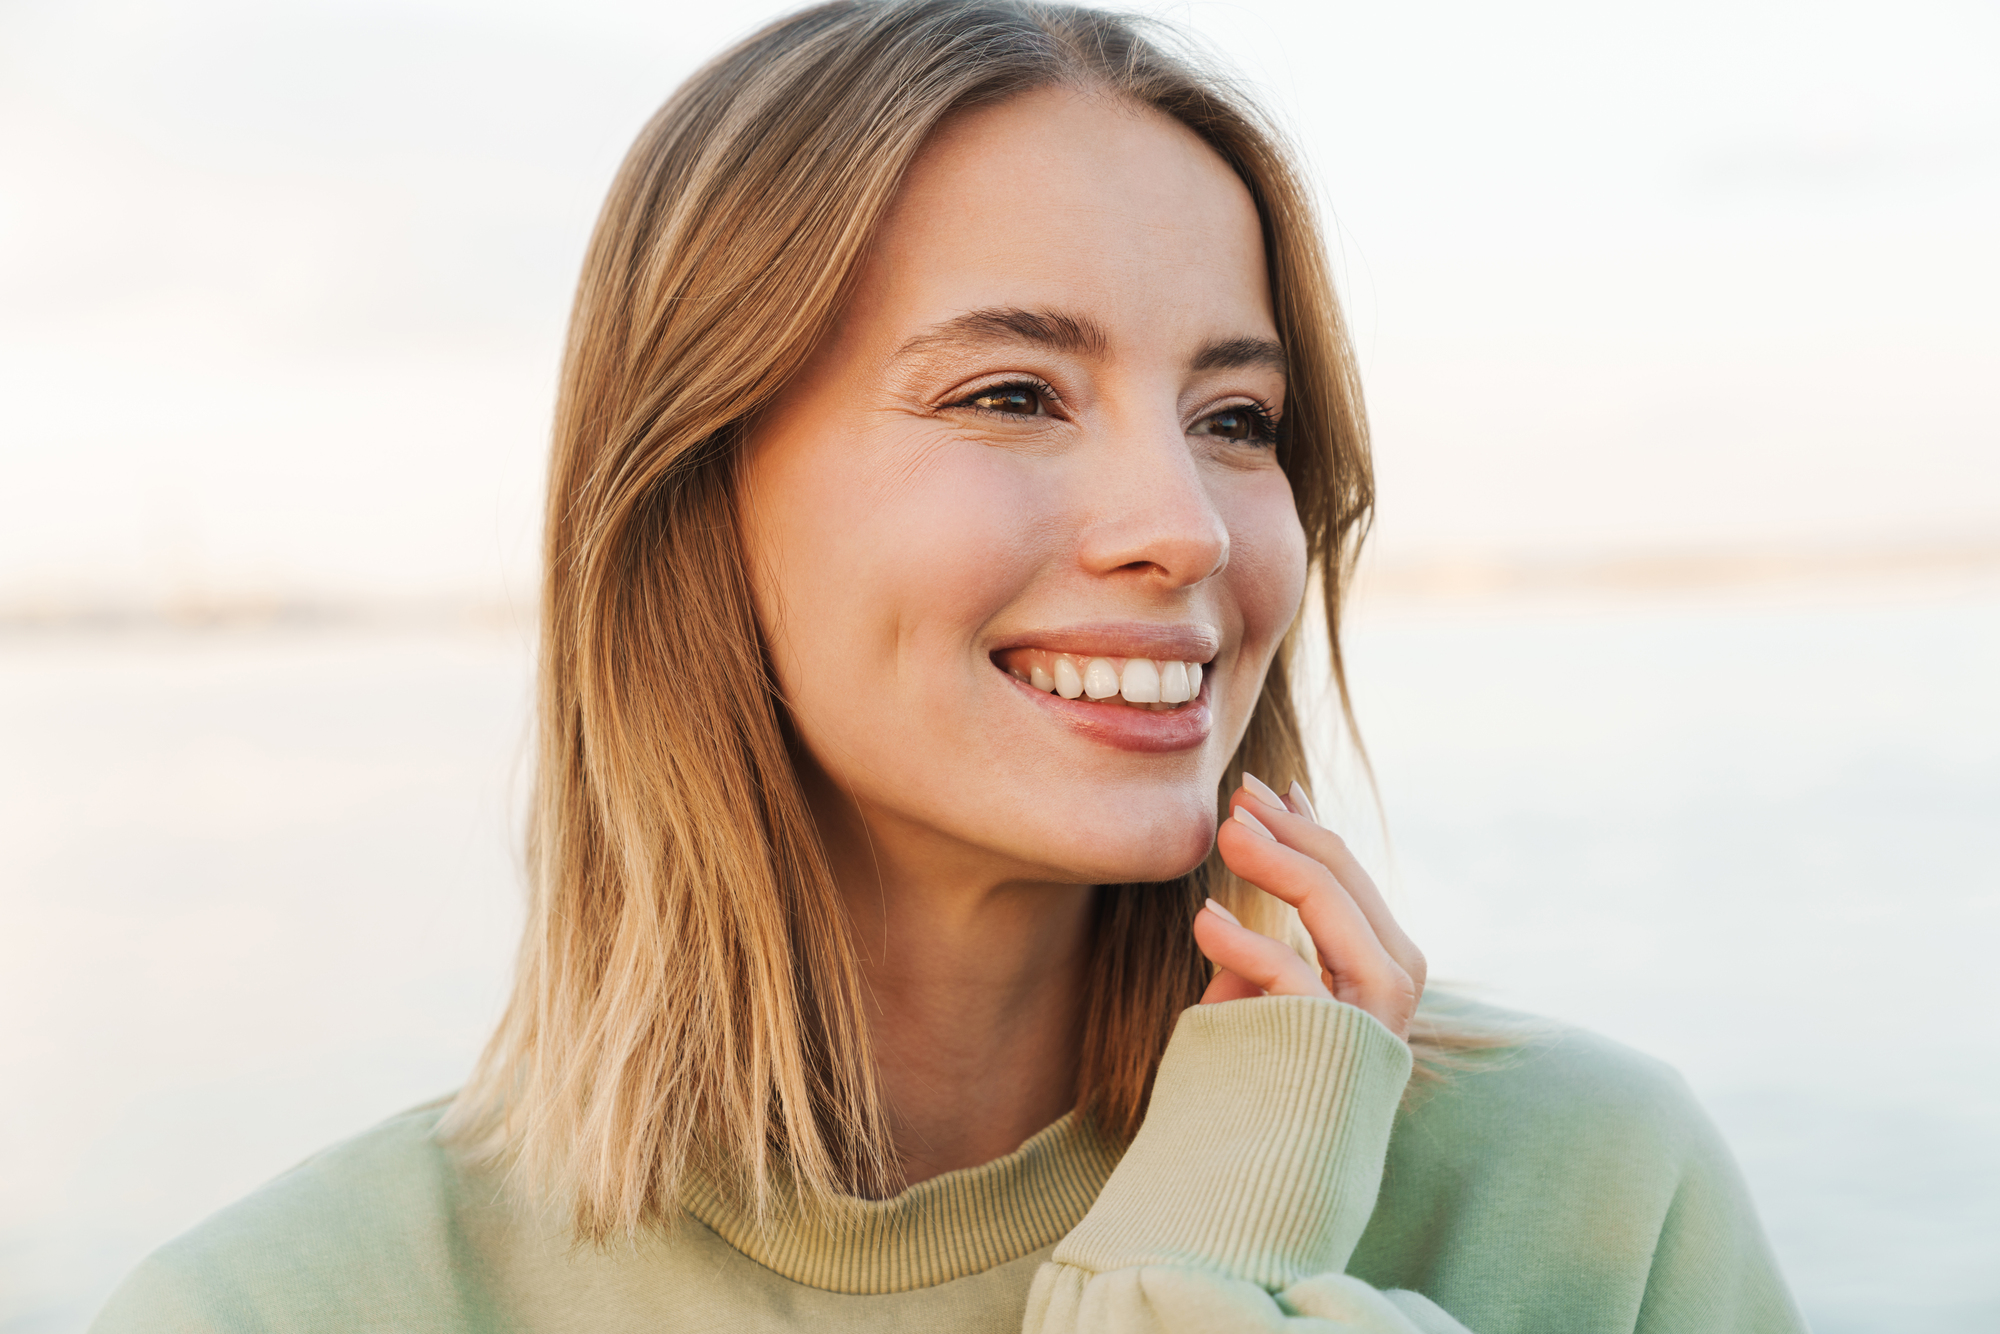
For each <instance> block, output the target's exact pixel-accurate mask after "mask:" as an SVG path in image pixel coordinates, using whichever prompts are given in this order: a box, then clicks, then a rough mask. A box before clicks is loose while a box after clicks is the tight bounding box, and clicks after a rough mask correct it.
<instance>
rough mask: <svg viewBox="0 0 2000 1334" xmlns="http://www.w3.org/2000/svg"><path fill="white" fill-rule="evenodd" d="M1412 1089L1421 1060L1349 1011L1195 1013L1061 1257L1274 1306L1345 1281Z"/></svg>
mask: <svg viewBox="0 0 2000 1334" xmlns="http://www.w3.org/2000/svg"><path fill="white" fill-rule="evenodd" d="M1409 1078H1410V1049H1409V1048H1408V1047H1406V1046H1404V1045H1403V1043H1401V1042H1399V1041H1397V1039H1396V1037H1395V1035H1394V1034H1393V1033H1391V1032H1389V1030H1388V1029H1386V1028H1384V1027H1383V1026H1382V1025H1381V1024H1380V1023H1379V1022H1377V1021H1376V1019H1375V1018H1374V1016H1372V1015H1370V1014H1367V1013H1365V1012H1364V1011H1362V1010H1358V1009H1356V1008H1354V1007H1353V1006H1351V1005H1344V1004H1342V1003H1341V1002H1339V1001H1332V1000H1316V999H1312V998H1310V997H1304V996H1261V997H1257V998H1254V999H1250V1000H1234V1001H1226V1002H1223V1003H1222V1004H1219V1005H1197V1006H1195V1007H1193V1008H1192V1009H1189V1010H1187V1011H1185V1012H1184V1013H1182V1015H1181V1018H1180V1024H1179V1026H1178V1027H1176V1028H1175V1030H1174V1036H1173V1040H1172V1041H1171V1042H1169V1043H1168V1044H1167V1051H1166V1055H1165V1057H1164V1058H1163V1059H1162V1060H1161V1062H1160V1073H1159V1077H1158V1079H1157V1080H1155V1082H1154V1085H1153V1099H1152V1104H1151V1106H1150V1107H1149V1108H1148V1109H1147V1112H1146V1120H1145V1123H1144V1124H1143V1125H1141V1126H1140V1128H1139V1133H1138V1135H1137V1136H1136V1137H1135V1138H1134V1139H1133V1141H1132V1147H1131V1148H1130V1149H1128V1150H1127V1151H1126V1153H1125V1157H1124V1159H1123V1161H1121V1162H1120V1163H1119V1165H1118V1168H1117V1170H1116V1171H1114V1172H1113V1173H1112V1174H1111V1179H1110V1180H1109V1181H1107V1182H1106V1183H1105V1185H1104V1190H1103V1191H1102V1192H1101V1193H1100V1194H1099V1195H1098V1197H1097V1202H1096V1203H1095V1204H1093V1205H1092V1206H1091V1209H1090V1212H1089V1213H1088V1214H1086V1215H1085V1216H1084V1219H1083V1221H1082V1222H1081V1223H1079V1224H1077V1226H1076V1229H1075V1230H1074V1231H1072V1232H1071V1233H1070V1234H1069V1235H1068V1236H1067V1237H1065V1238H1063V1240H1062V1241H1061V1242H1059V1243H1057V1245H1056V1249H1055V1254H1054V1255H1053V1256H1051V1257H1050V1258H1051V1259H1053V1260H1054V1261H1055V1262H1056V1263H1058V1264H1070V1265H1076V1266H1079V1267H1080V1268H1083V1269H1087V1270H1090V1271H1093V1272H1095V1273H1107V1272H1109V1271H1111V1270H1114V1269H1124V1268H1128V1267H1131V1266H1138V1265H1168V1266H1173V1267H1178V1268H1200V1269H1207V1270H1211V1271H1214V1272H1218V1273H1222V1274H1226V1275H1229V1276H1230V1277H1233V1278H1241V1279H1247V1280H1249V1281H1251V1282H1253V1283H1257V1284H1260V1285H1261V1286H1263V1287H1264V1288H1266V1289H1267V1290H1269V1291H1272V1292H1276V1291H1279V1290H1281V1289H1283V1288H1286V1287H1289V1286H1291V1285H1292V1284H1293V1283H1295V1282H1297V1281H1299V1280H1300V1279H1302V1278H1305V1277H1306V1276H1308V1275H1311V1274H1321V1273H1328V1272H1332V1271H1338V1270H1342V1269H1344V1268H1345V1267H1346V1265H1347V1260H1348V1257H1349V1256H1350V1255H1352V1254H1353V1252H1354V1247H1355V1245H1356V1243H1358V1242H1359V1241H1360V1240H1361V1232H1362V1229H1363V1228H1365V1227H1367V1225H1368V1216H1369V1214H1370V1213H1372V1212H1373V1211H1374V1208H1375V1194H1376V1191H1377V1190H1378V1189H1379V1188H1380V1186H1381V1183H1382V1163H1383V1159H1384V1158H1385V1157H1386V1156H1387V1154H1388V1150H1389V1131H1390V1128H1391V1127H1392V1126H1393V1125H1394V1123H1395V1119H1396V1106H1397V1104H1398V1102H1399V1101H1400V1100H1401V1099H1402V1096H1403V1087H1404V1085H1406V1084H1407V1083H1408V1082H1409Z"/></svg>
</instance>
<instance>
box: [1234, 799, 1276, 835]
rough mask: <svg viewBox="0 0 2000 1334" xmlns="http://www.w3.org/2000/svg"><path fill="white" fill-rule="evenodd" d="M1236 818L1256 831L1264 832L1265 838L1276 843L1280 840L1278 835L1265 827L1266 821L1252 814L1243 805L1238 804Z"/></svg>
mask: <svg viewBox="0 0 2000 1334" xmlns="http://www.w3.org/2000/svg"><path fill="white" fill-rule="evenodd" d="M1236 818H1237V820H1239V821H1240V822H1242V823H1243V824H1246V825H1249V826H1250V828H1251V829H1252V830H1253V831H1254V832H1256V833H1259V834H1262V835H1263V836H1264V837H1265V838H1268V839H1270V840H1271V841H1272V842H1273V843H1276V842H1277V841H1278V836H1277V835H1276V834H1274V833H1272V832H1271V831H1270V830H1268V829H1266V828H1265V827H1264V822H1263V821H1262V820H1259V819H1258V818H1257V817H1256V816H1254V815H1252V814H1251V813H1250V812H1249V811H1247V810H1245V809H1244V808H1243V807H1241V806H1238V807H1237V808H1236Z"/></svg>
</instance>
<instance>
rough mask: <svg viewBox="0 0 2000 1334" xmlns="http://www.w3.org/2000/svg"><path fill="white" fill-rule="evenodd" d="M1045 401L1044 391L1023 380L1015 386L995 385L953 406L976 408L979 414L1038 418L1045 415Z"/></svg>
mask: <svg viewBox="0 0 2000 1334" xmlns="http://www.w3.org/2000/svg"><path fill="white" fill-rule="evenodd" d="M1047 400H1048V391H1047V390H1046V389H1044V388H1043V387H1042V386H1041V385H1038V384H1032V383H1030V382H1028V381H1025V380H1023V381H1020V382H1018V383H1015V384H996V385H994V386H993V387H992V388H990V389H982V390H980V391H979V392H978V393H976V394H974V395H972V396H971V397H970V398H966V399H962V400H960V401H959V402H958V403H957V404H955V405H954V406H957V407H962V408H978V409H979V410H980V411H981V412H1004V413H1006V414H1007V415H1008V416H1010V417H1039V416H1043V415H1045V413H1046V411H1047V406H1048V402H1047Z"/></svg>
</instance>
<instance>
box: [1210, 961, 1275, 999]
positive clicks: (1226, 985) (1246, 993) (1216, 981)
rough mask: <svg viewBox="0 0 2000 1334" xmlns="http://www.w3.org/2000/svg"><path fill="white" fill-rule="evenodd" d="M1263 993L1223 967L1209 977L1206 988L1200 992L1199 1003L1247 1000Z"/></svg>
mask: <svg viewBox="0 0 2000 1334" xmlns="http://www.w3.org/2000/svg"><path fill="white" fill-rule="evenodd" d="M1263 994H1264V993H1263V992H1262V991H1260V990H1259V989H1258V988H1257V987H1256V986H1255V985H1254V984H1252V983H1250V982H1246V981H1244V980H1243V979H1242V978H1241V977H1238V976H1237V975H1236V974H1235V973H1232V972H1230V971H1229V970H1228V969H1227V968H1224V969H1222V970H1221V971H1219V972H1217V973H1216V975H1215V976H1214V977H1213V978H1211V979H1209V983H1208V990H1206V991H1204V992H1202V993H1201V1003H1202V1004H1203V1005H1220V1004H1221V1003H1222V1002H1223V1001H1233V1000H1248V999H1250V998H1251V997H1252V996H1261V995H1263Z"/></svg>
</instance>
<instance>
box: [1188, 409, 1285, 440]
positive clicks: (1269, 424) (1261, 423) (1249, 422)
mask: <svg viewBox="0 0 2000 1334" xmlns="http://www.w3.org/2000/svg"><path fill="white" fill-rule="evenodd" d="M1194 434H1196V435H1214V436H1220V437H1222V438H1223V439H1224V440H1246V441H1252V442H1257V441H1262V442H1267V443H1268V442H1270V441H1272V440H1275V439H1276V438H1277V434H1278V432H1277V425H1276V423H1274V422H1273V421H1272V420H1271V418H1270V416H1269V415H1268V414H1266V413H1265V412H1263V411H1262V410H1260V409H1258V408H1253V407H1237V408H1224V409H1223V410H1222V411H1220V412H1212V413H1210V414H1209V415H1208V416H1206V417H1203V418H1202V419H1201V420H1200V421H1199V422H1196V423H1195V427H1194Z"/></svg>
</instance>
